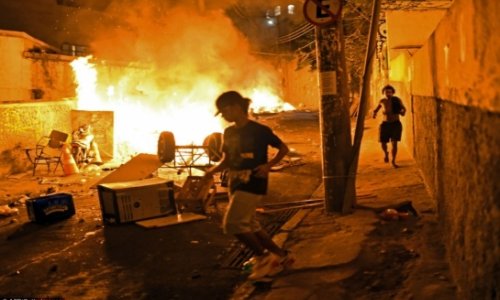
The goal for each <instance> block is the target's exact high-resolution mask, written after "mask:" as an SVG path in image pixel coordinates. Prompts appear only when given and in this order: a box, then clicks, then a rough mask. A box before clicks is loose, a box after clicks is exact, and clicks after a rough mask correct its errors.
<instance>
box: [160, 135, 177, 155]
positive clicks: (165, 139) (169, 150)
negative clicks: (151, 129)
mask: <svg viewBox="0 0 500 300" xmlns="http://www.w3.org/2000/svg"><path fill="white" fill-rule="evenodd" d="M158 158H159V159H160V161H161V162H162V163H169V162H171V161H173V160H174V159H175V138H174V134H173V133H172V132H170V131H162V132H161V133H160V137H159V138H158Z"/></svg>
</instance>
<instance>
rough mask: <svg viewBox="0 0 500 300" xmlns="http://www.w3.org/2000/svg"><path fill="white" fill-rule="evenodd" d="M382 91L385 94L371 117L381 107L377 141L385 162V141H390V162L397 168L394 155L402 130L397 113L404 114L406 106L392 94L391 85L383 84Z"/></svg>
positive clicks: (386, 152) (387, 160) (394, 91)
mask: <svg viewBox="0 0 500 300" xmlns="http://www.w3.org/2000/svg"><path fill="white" fill-rule="evenodd" d="M382 93H383V94H384V95H385V98H383V99H382V100H380V102H379V104H378V105H377V107H376V108H375V110H374V111H373V118H376V117H377V112H378V111H379V110H380V109H381V108H382V107H383V108H384V110H383V114H384V120H383V122H382V123H381V124H380V128H379V141H380V143H381V145H382V150H383V151H384V162H386V163H387V162H389V152H388V150H387V143H388V142H389V140H390V141H391V144H392V149H391V154H392V160H391V163H392V165H393V166H394V167H395V168H397V167H398V165H397V164H396V155H397V153H398V142H399V141H401V133H402V132H403V125H402V124H401V121H400V120H399V115H401V116H404V115H405V113H406V108H405V107H404V105H403V101H401V99H399V98H398V97H396V96H394V94H395V93H396V90H395V89H394V87H393V86H391V85H386V86H384V88H383V89H382Z"/></svg>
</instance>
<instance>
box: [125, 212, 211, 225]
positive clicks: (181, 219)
mask: <svg viewBox="0 0 500 300" xmlns="http://www.w3.org/2000/svg"><path fill="white" fill-rule="evenodd" d="M206 218H207V216H204V215H199V214H194V213H183V214H179V215H172V216H167V217H162V218H155V219H150V220H145V221H140V222H135V224H137V225H139V226H141V227H144V228H158V227H165V226H172V225H178V224H183V223H189V222H193V221H201V220H205V219H206Z"/></svg>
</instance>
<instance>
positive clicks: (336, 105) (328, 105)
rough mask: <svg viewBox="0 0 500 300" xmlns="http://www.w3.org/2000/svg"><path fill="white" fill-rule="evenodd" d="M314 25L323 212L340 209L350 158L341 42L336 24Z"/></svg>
mask: <svg viewBox="0 0 500 300" xmlns="http://www.w3.org/2000/svg"><path fill="white" fill-rule="evenodd" d="M341 22H342V20H341V19H340V18H339V19H338V20H337V21H336V23H334V24H332V25H328V26H327V27H317V28H316V49H317V50H316V55H317V60H316V61H317V63H318V69H319V73H318V75H319V82H320V93H321V103H320V130H321V147H322V156H323V159H322V168H323V185H324V188H325V210H326V212H327V213H333V212H342V208H343V206H344V204H343V202H344V195H345V183H346V174H347V167H348V162H349V157H350V147H351V140H350V139H351V138H350V124H349V108H348V99H346V98H345V97H343V96H344V95H345V94H346V93H345V89H346V88H347V87H346V86H345V84H344V80H343V77H344V76H345V74H343V73H344V72H345V71H344V69H343V68H342V60H341V59H342V57H341V53H342V43H341V38H340V31H339V30H338V26H337V25H338V24H341Z"/></svg>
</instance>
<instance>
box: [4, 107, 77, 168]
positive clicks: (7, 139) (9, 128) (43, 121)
mask: <svg viewBox="0 0 500 300" xmlns="http://www.w3.org/2000/svg"><path fill="white" fill-rule="evenodd" d="M75 107H76V102H75V101H70V100H67V101H53V102H40V103H9V104H0V120H2V122H0V153H1V154H3V155H2V156H0V157H1V158H2V159H0V176H4V175H6V174H8V173H12V166H17V165H22V163H20V162H19V161H14V160H22V161H24V162H26V161H27V159H26V157H25V156H24V153H22V151H21V153H17V154H15V155H13V154H11V152H12V151H17V152H19V150H22V149H23V148H33V147H34V146H35V145H36V142H37V141H38V140H39V139H40V138H41V137H42V136H47V135H49V134H50V131H51V130H52V129H56V130H59V131H63V132H66V133H68V134H71V131H72V130H71V118H70V116H71V110H72V109H75ZM6 160H8V161H6ZM16 171H22V170H16Z"/></svg>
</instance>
